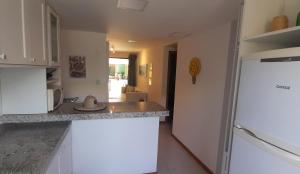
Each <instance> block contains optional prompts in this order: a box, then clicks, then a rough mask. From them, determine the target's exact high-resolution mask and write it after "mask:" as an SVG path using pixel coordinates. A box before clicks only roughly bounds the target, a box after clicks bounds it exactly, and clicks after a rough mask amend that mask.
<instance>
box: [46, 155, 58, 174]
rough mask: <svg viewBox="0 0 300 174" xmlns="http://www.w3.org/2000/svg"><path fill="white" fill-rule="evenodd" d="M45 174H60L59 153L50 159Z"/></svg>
mask: <svg viewBox="0 0 300 174" xmlns="http://www.w3.org/2000/svg"><path fill="white" fill-rule="evenodd" d="M46 174H60V153H59V152H58V153H57V154H56V155H55V156H54V158H53V159H52V161H51V163H50V165H49V166H48V169H47V171H46Z"/></svg>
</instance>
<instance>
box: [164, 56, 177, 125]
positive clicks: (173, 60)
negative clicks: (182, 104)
mask: <svg viewBox="0 0 300 174" xmlns="http://www.w3.org/2000/svg"><path fill="white" fill-rule="evenodd" d="M176 68H177V51H169V52H168V73H167V97H166V108H167V109H168V110H169V112H170V116H169V117H167V120H166V121H167V122H168V123H170V124H171V125H172V123H173V115H174V101H175V86H176Z"/></svg>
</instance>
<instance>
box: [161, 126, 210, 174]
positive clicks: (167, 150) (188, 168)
mask: <svg viewBox="0 0 300 174" xmlns="http://www.w3.org/2000/svg"><path fill="white" fill-rule="evenodd" d="M158 174H208V173H207V172H206V171H205V170H204V169H203V168H202V166H200V165H199V164H198V163H197V161H196V160H195V159H194V158H193V157H192V156H191V155H190V154H189V153H188V152H187V151H186V150H185V149H184V148H183V147H182V146H181V145H180V144H179V143H178V142H177V141H176V140H175V139H174V138H173V137H172V135H171V128H170V126H169V125H168V124H166V123H161V124H160V133H159V150H158Z"/></svg>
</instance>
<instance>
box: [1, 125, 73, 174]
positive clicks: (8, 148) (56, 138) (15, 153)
mask: <svg viewBox="0 0 300 174" xmlns="http://www.w3.org/2000/svg"><path fill="white" fill-rule="evenodd" d="M69 125H70V122H55V123H23V124H3V125H0V127H1V128H0V174H12V173H14V174H19V173H20V174H43V173H45V172H46V169H47V167H48V165H49V163H50V161H51V160H52V158H53V157H54V155H55V153H56V151H57V149H58V148H59V146H60V144H61V142H62V141H63V139H64V137H65V135H66V134H67V132H68V130H69Z"/></svg>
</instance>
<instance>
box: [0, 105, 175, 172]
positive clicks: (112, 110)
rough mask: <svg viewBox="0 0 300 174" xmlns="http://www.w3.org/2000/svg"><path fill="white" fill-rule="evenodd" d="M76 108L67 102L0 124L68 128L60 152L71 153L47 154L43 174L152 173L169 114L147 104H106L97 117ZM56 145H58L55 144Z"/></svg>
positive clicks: (7, 117)
mask: <svg viewBox="0 0 300 174" xmlns="http://www.w3.org/2000/svg"><path fill="white" fill-rule="evenodd" d="M76 105H78V104H74V103H65V104H63V105H62V106H61V107H60V108H59V109H57V110H56V111H54V112H51V113H48V114H27V115H3V116H0V122H2V123H5V124H16V123H19V124H31V123H35V124H45V123H47V124H49V123H51V122H52V123H59V122H66V121H68V122H70V123H71V124H70V125H71V126H70V128H69V129H70V130H69V131H68V135H66V137H70V140H68V141H67V143H63V146H64V147H63V149H64V150H61V151H69V152H71V154H70V153H66V155H63V154H62V153H57V151H55V150H53V153H56V154H53V153H49V158H52V160H51V162H50V163H49V165H48V166H47V170H46V174H57V173H61V174H70V173H74V174H85V173H89V174H99V173H103V174H119V173H120V174H142V173H152V172H156V168H157V150H158V132H159V118H160V117H165V116H168V114H169V113H168V111H166V110H165V109H164V108H163V107H161V106H160V105H158V104H155V103H151V102H137V103H136V102H133V103H107V108H106V109H105V110H102V111H96V112H82V111H76V110H74V109H73V107H74V106H76ZM5 124H4V125H5ZM0 136H1V134H0ZM28 136H29V135H28ZM0 138H1V137H0ZM56 146H62V145H61V144H60V143H57V145H56ZM56 149H60V147H56ZM61 151H59V152H61ZM50 154H51V155H50ZM1 155H3V154H0V157H1ZM1 158H2V157H1ZM0 162H1V161H0ZM2 163H3V164H4V162H3V161H2ZM65 163H67V164H69V163H71V164H72V165H71V166H72V171H69V170H63V169H62V167H63V166H65ZM36 173H39V172H36Z"/></svg>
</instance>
